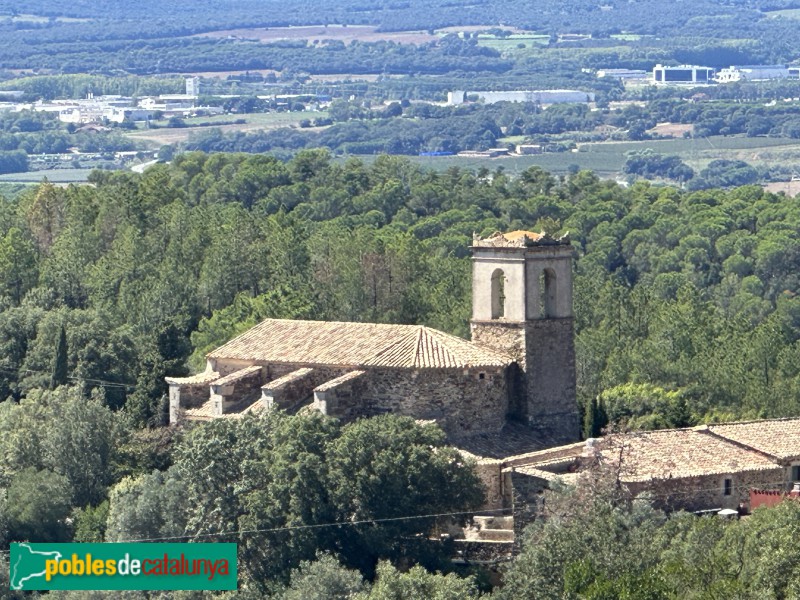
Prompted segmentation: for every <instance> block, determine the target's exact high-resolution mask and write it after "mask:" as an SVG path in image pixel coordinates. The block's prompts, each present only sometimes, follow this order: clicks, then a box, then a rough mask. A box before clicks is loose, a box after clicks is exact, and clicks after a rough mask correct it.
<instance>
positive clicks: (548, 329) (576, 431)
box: [525, 317, 580, 444]
mask: <svg viewBox="0 0 800 600" xmlns="http://www.w3.org/2000/svg"><path fill="white" fill-rule="evenodd" d="M525 329H526V337H527V341H526V361H525V362H526V365H527V367H526V376H525V384H526V385H525V390H526V397H527V413H528V414H527V417H528V423H529V424H530V426H531V427H533V428H534V429H539V430H541V431H542V432H543V433H546V434H547V436H548V437H549V439H551V440H553V442H555V443H561V444H568V443H570V442H574V441H577V440H578V439H580V413H579V410H578V403H577V400H576V392H575V341H574V339H575V332H574V323H573V319H572V318H571V317H567V318H563V319H542V320H539V321H529V322H528V323H526V324H525Z"/></svg>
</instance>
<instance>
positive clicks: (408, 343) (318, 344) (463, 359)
mask: <svg viewBox="0 0 800 600" xmlns="http://www.w3.org/2000/svg"><path fill="white" fill-rule="evenodd" d="M208 357H209V358H230V359H239V360H257V361H264V362H278V363H293V364H306V365H338V366H351V367H360V366H365V367H366V366H370V367H398V368H406V369H410V368H415V369H452V368H466V367H503V366H506V365H509V364H511V362H512V359H511V358H510V357H507V356H505V355H503V354H499V353H497V352H493V351H491V350H487V349H485V348H481V347H480V346H478V345H476V344H473V343H472V342H468V341H466V340H463V339H461V338H458V337H455V336H452V335H448V334H446V333H442V332H441V331H437V330H435V329H430V328H428V327H424V326H421V325H384V324H378V323H341V322H325V321H293V320H285V319H267V320H265V321H262V322H261V323H259V324H258V325H256V326H255V327H253V328H252V329H250V330H248V331H246V332H245V333H243V334H242V335H240V336H238V337H236V338H234V339H233V340H231V341H230V342H228V343H227V344H225V345H224V346H221V347H219V348H217V349H216V350H214V351H213V352H211V353H210V354H209V355H208Z"/></svg>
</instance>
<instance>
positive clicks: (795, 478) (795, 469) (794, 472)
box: [792, 465, 800, 481]
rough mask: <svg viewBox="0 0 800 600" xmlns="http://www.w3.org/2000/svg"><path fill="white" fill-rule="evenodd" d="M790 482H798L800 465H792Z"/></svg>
mask: <svg viewBox="0 0 800 600" xmlns="http://www.w3.org/2000/svg"><path fill="white" fill-rule="evenodd" d="M792 481H800V465H792Z"/></svg>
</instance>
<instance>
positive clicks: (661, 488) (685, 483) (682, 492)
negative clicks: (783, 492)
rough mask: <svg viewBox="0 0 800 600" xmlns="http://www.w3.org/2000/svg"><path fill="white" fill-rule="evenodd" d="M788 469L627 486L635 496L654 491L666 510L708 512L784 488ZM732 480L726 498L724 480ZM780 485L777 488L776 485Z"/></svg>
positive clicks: (655, 497) (733, 506)
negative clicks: (760, 492)
mask: <svg viewBox="0 0 800 600" xmlns="http://www.w3.org/2000/svg"><path fill="white" fill-rule="evenodd" d="M784 478H785V473H784V469H783V468H782V467H779V466H777V465H776V466H775V468H774V469H766V470H763V471H749V472H745V473H728V474H720V475H708V476H703V477H686V478H681V479H675V478H673V479H668V480H653V481H644V482H635V483H626V484H625V485H626V487H627V488H628V490H630V492H631V493H632V494H634V495H635V494H639V493H641V492H650V493H652V495H653V501H654V502H653V503H654V505H655V506H657V507H658V508H661V509H664V510H668V511H671V510H689V511H695V510H707V509H713V508H730V509H734V510H735V509H736V508H738V507H739V504H740V503H744V502H747V501H748V500H749V495H750V489H751V488H758V489H762V490H766V489H784V487H785V486H784V484H783V483H782V482H783V480H784ZM725 479H730V480H731V494H730V495H729V496H726V495H725V493H724V491H725V487H724V480H725ZM776 482H777V485H776Z"/></svg>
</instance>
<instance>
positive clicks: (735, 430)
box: [708, 419, 800, 460]
mask: <svg viewBox="0 0 800 600" xmlns="http://www.w3.org/2000/svg"><path fill="white" fill-rule="evenodd" d="M708 429H709V431H711V433H713V434H715V435H718V436H721V437H724V438H726V439H729V440H732V441H734V442H737V443H739V444H744V445H745V446H749V447H750V448H754V449H755V450H760V451H761V452H765V453H766V454H769V455H770V456H774V457H775V458H777V459H779V460H788V459H792V458H797V457H800V419H773V420H770V421H747V422H741V423H724V424H721V425H709V426H708Z"/></svg>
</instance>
